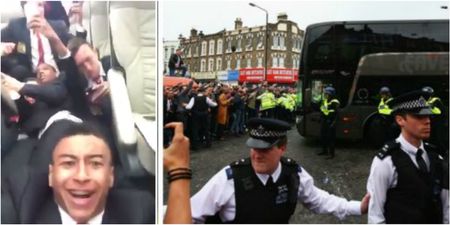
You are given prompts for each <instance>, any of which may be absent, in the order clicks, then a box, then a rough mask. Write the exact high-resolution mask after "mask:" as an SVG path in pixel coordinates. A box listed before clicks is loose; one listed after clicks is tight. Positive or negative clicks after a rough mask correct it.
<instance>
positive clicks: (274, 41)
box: [272, 35, 278, 47]
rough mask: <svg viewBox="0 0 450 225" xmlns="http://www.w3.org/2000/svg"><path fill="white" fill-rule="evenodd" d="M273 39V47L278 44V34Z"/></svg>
mask: <svg viewBox="0 0 450 225" xmlns="http://www.w3.org/2000/svg"><path fill="white" fill-rule="evenodd" d="M272 41H273V44H272V46H273V47H276V46H278V35H274V36H273V40H272Z"/></svg>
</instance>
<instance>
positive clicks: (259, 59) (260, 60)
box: [258, 57, 263, 67]
mask: <svg viewBox="0 0 450 225" xmlns="http://www.w3.org/2000/svg"><path fill="white" fill-rule="evenodd" d="M262 62H263V58H262V57H260V58H258V67H263V64H262Z"/></svg>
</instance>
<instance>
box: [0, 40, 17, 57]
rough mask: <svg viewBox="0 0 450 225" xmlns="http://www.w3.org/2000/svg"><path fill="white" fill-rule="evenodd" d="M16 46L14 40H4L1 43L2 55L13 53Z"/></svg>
mask: <svg viewBox="0 0 450 225" xmlns="http://www.w3.org/2000/svg"><path fill="white" fill-rule="evenodd" d="M15 48H16V44H15V43H13V42H2V44H1V50H2V51H1V52H2V56H5V55H9V54H11V53H12V52H13V51H14V49H15Z"/></svg>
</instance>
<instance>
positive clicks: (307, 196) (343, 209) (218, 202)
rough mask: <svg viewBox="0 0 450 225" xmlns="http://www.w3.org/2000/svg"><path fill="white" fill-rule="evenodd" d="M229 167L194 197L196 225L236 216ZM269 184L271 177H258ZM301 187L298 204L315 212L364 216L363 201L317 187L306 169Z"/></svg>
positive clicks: (193, 213)
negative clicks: (351, 199) (207, 220)
mask: <svg viewBox="0 0 450 225" xmlns="http://www.w3.org/2000/svg"><path fill="white" fill-rule="evenodd" d="M228 168H230V167H229V166H226V167H225V168H223V169H222V170H220V171H219V172H218V173H217V174H216V175H214V176H213V177H212V178H211V179H210V180H209V181H208V182H207V183H206V184H205V186H203V188H202V189H201V190H200V191H199V192H197V193H196V194H195V195H194V196H193V197H192V198H191V208H192V218H193V222H194V223H204V222H205V219H206V217H207V216H213V215H215V214H216V212H219V216H220V218H221V220H222V221H232V220H234V218H235V216H236V200H235V194H234V180H233V179H228V178H227V175H226V172H225V170H226V169H228ZM281 169H282V167H281V163H279V164H278V167H277V169H276V170H275V172H274V173H273V174H271V176H272V179H273V182H276V181H277V180H278V178H279V176H280V174H281ZM256 175H257V176H258V178H259V180H261V182H262V183H263V184H264V185H266V183H267V180H268V179H269V175H268V174H258V173H257V174H256ZM298 175H299V177H300V185H299V188H298V201H300V202H302V203H303V205H304V206H306V207H307V208H308V209H310V210H311V211H313V212H315V213H321V214H325V213H327V214H329V213H332V214H333V215H334V216H336V217H338V218H339V219H343V218H344V217H345V216H348V215H361V208H360V205H361V202H359V201H347V200H346V199H344V198H340V197H337V196H335V195H331V194H329V193H328V192H326V191H324V190H321V189H319V188H317V187H316V186H314V180H313V178H312V177H311V175H309V174H308V172H306V171H305V170H304V169H303V168H302V171H301V172H299V173H298Z"/></svg>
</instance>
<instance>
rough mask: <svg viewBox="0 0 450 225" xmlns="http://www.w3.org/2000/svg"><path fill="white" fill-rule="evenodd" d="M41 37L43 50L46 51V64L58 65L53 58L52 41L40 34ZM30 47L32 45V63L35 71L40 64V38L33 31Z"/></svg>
mask: <svg viewBox="0 0 450 225" xmlns="http://www.w3.org/2000/svg"><path fill="white" fill-rule="evenodd" d="M39 36H40V37H41V42H42V48H43V50H44V62H45V63H48V64H50V65H56V62H55V59H54V58H53V53H52V47H51V46H50V41H49V40H48V38H47V37H45V36H44V35H43V34H39ZM30 45H31V62H32V64H33V65H32V68H33V71H36V68H37V66H38V63H39V48H38V46H39V45H38V38H37V35H36V33H35V32H34V31H33V30H30Z"/></svg>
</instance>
